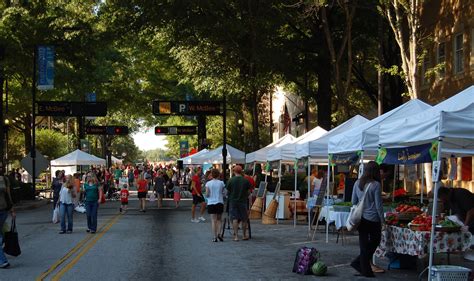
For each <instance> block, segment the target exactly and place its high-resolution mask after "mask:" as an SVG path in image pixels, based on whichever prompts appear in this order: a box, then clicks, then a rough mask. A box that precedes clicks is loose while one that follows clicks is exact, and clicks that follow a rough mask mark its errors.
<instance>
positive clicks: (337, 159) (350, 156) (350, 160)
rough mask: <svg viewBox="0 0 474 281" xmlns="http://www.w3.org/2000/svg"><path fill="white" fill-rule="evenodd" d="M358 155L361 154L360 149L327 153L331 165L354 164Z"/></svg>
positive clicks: (357, 160)
mask: <svg viewBox="0 0 474 281" xmlns="http://www.w3.org/2000/svg"><path fill="white" fill-rule="evenodd" d="M360 155H361V152H360V151H356V152H351V153H340V154H339V153H338V154H329V162H330V163H331V166H337V165H345V166H349V165H354V164H357V163H358V162H359V160H360Z"/></svg>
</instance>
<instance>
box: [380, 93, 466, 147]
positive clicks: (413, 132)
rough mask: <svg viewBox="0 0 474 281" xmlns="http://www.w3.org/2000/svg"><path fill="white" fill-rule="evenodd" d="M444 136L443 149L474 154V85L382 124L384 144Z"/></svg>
mask: <svg viewBox="0 0 474 281" xmlns="http://www.w3.org/2000/svg"><path fill="white" fill-rule="evenodd" d="M439 137H442V138H443V152H444V153H449V154H454V155H472V154H474V86H470V87H469V88H467V89H465V90H463V91H462V92H460V93H458V94H457V95H455V96H453V97H451V98H449V99H447V100H445V101H443V102H441V103H439V104H437V105H435V106H433V107H432V108H430V109H428V110H425V111H423V112H421V113H419V114H416V115H412V116H407V117H404V118H402V119H400V120H398V121H396V122H392V123H387V124H384V125H382V126H381V127H380V139H379V143H380V144H381V145H382V146H384V147H397V146H412V145H417V144H422V143H427V142H431V141H434V140H437V139H438V138H439Z"/></svg>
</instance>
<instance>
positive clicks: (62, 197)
mask: <svg viewBox="0 0 474 281" xmlns="http://www.w3.org/2000/svg"><path fill="white" fill-rule="evenodd" d="M73 192H75V191H74V188H73V189H72V190H71V192H69V189H68V188H67V187H66V186H65V185H63V187H61V191H60V192H59V202H61V203H64V204H72V203H74V202H73V199H72V193H73Z"/></svg>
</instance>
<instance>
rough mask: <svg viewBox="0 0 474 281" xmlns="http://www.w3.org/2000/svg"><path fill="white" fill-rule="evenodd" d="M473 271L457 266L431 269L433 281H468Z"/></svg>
mask: <svg viewBox="0 0 474 281" xmlns="http://www.w3.org/2000/svg"><path fill="white" fill-rule="evenodd" d="M470 272H471V270H470V269H469V268H465V267H462V266H456V265H434V266H432V267H431V278H430V280H431V281H467V280H468V278H469V273H470Z"/></svg>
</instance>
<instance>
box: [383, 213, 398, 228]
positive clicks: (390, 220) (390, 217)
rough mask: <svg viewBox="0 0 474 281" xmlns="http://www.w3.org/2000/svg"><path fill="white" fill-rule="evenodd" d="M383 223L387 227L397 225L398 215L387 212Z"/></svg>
mask: <svg viewBox="0 0 474 281" xmlns="http://www.w3.org/2000/svg"><path fill="white" fill-rule="evenodd" d="M385 222H386V223H387V224H388V225H397V224H398V214H397V213H392V212H388V213H387V214H386V215H385Z"/></svg>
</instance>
